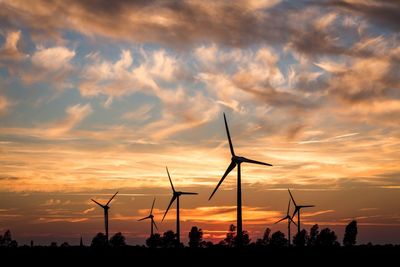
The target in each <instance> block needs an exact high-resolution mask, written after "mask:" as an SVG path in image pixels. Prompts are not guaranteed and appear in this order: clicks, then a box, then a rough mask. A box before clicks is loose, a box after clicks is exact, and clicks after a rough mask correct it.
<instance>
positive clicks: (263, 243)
mask: <svg viewBox="0 0 400 267" xmlns="http://www.w3.org/2000/svg"><path fill="white" fill-rule="evenodd" d="M203 234H204V233H203V230H202V229H201V228H198V227H197V226H193V227H192V228H191V230H190V232H189V234H188V237H189V241H188V247H190V248H210V247H213V246H218V247H228V248H229V247H236V246H237V241H236V240H237V234H236V227H235V226H234V225H233V224H231V225H230V226H229V228H228V231H227V233H226V236H225V238H224V239H223V240H221V241H220V242H218V243H216V244H214V243H212V242H211V241H206V240H203ZM357 234H358V230H357V221H355V220H353V221H351V222H350V223H349V224H348V225H347V226H346V228H345V233H344V237H343V241H342V244H343V246H354V245H356V243H357ZM292 241H293V242H292V243H293V246H294V247H335V246H340V243H339V242H338V237H337V235H336V233H335V232H334V231H332V230H331V229H329V228H323V229H320V228H319V225H318V224H314V225H313V226H312V227H311V228H310V230H309V231H307V230H305V229H303V230H301V231H300V232H299V233H297V234H296V235H295V236H293V240H292ZM176 242H177V235H176V233H174V232H173V231H172V230H168V231H166V232H164V233H163V234H162V235H161V234H159V233H155V234H153V235H152V236H150V237H149V238H148V239H146V246H147V247H149V248H173V247H176ZM241 242H243V245H244V246H253V247H287V246H288V240H287V238H286V236H285V234H284V233H283V232H281V231H276V232H274V233H272V231H271V229H270V228H266V229H265V231H264V234H263V236H262V237H261V238H258V239H256V240H255V241H254V242H252V240H251V239H250V238H249V234H248V232H247V231H243V235H242V240H241ZM80 245H81V246H83V245H84V244H83V242H82V239H81V244H80ZM108 245H109V246H111V247H123V246H126V245H127V243H126V238H125V237H124V235H123V234H122V233H121V232H118V233H116V234H114V235H113V236H112V237H111V238H110V240H109V242H107V238H106V235H105V234H104V233H101V232H100V233H98V234H96V235H95V236H94V237H93V239H92V241H91V244H90V246H91V247H105V246H108ZM0 246H1V247H17V246H18V243H17V241H15V240H13V239H12V236H11V232H10V230H7V231H6V232H5V233H4V234H3V235H0ZM31 246H33V241H32V242H31ZM68 246H70V245H69V244H68V243H67V242H63V243H62V244H61V245H60V247H68ZM180 246H181V247H183V246H184V245H183V244H182V243H181V244H180ZM50 247H57V243H56V242H51V243H50Z"/></svg>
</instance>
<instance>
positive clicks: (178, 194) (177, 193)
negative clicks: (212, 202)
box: [162, 167, 197, 247]
mask: <svg viewBox="0 0 400 267" xmlns="http://www.w3.org/2000/svg"><path fill="white" fill-rule="evenodd" d="M165 168H166V169H167V174H168V178H169V182H170V183H171V187H172V198H171V201H170V202H169V205H168V208H167V210H166V211H165V213H164V217H163V218H162V221H164V218H165V216H166V215H167V213H168V210H169V208H170V207H171V205H172V203H174V201H175V199H176V237H177V247H179V246H180V244H181V233H180V221H179V197H180V196H181V195H197V193H191V192H181V191H175V188H174V185H173V184H172V180H171V176H170V175H169V171H168V167H165Z"/></svg>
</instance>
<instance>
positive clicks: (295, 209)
mask: <svg viewBox="0 0 400 267" xmlns="http://www.w3.org/2000/svg"><path fill="white" fill-rule="evenodd" d="M288 191H289V194H290V198H291V199H292V201H293V204H294V212H293V215H292V218H294V216H295V215H296V213H297V233H300V210H301V209H302V208H312V207H315V206H314V205H297V204H296V201H294V198H293V196H292V193H291V192H290V189H288Z"/></svg>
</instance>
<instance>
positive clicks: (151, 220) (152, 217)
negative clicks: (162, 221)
mask: <svg viewBox="0 0 400 267" xmlns="http://www.w3.org/2000/svg"><path fill="white" fill-rule="evenodd" d="M154 202H156V198H154V200H153V205H151V210H150V214H149V216H147V217H144V218H142V219H140V220H139V221H143V220H147V219H150V237H152V236H153V233H154V231H153V226H154V227H155V228H156V229H157V230H158V228H157V225H156V223H155V222H154V215H153V208H154Z"/></svg>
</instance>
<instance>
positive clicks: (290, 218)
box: [288, 216, 297, 226]
mask: <svg viewBox="0 0 400 267" xmlns="http://www.w3.org/2000/svg"><path fill="white" fill-rule="evenodd" d="M288 217H289V220H290V221H291V222H292V223H293V224H294V225H296V226H297V223H295V222H294V221H293V219H292V217H290V216H288Z"/></svg>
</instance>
